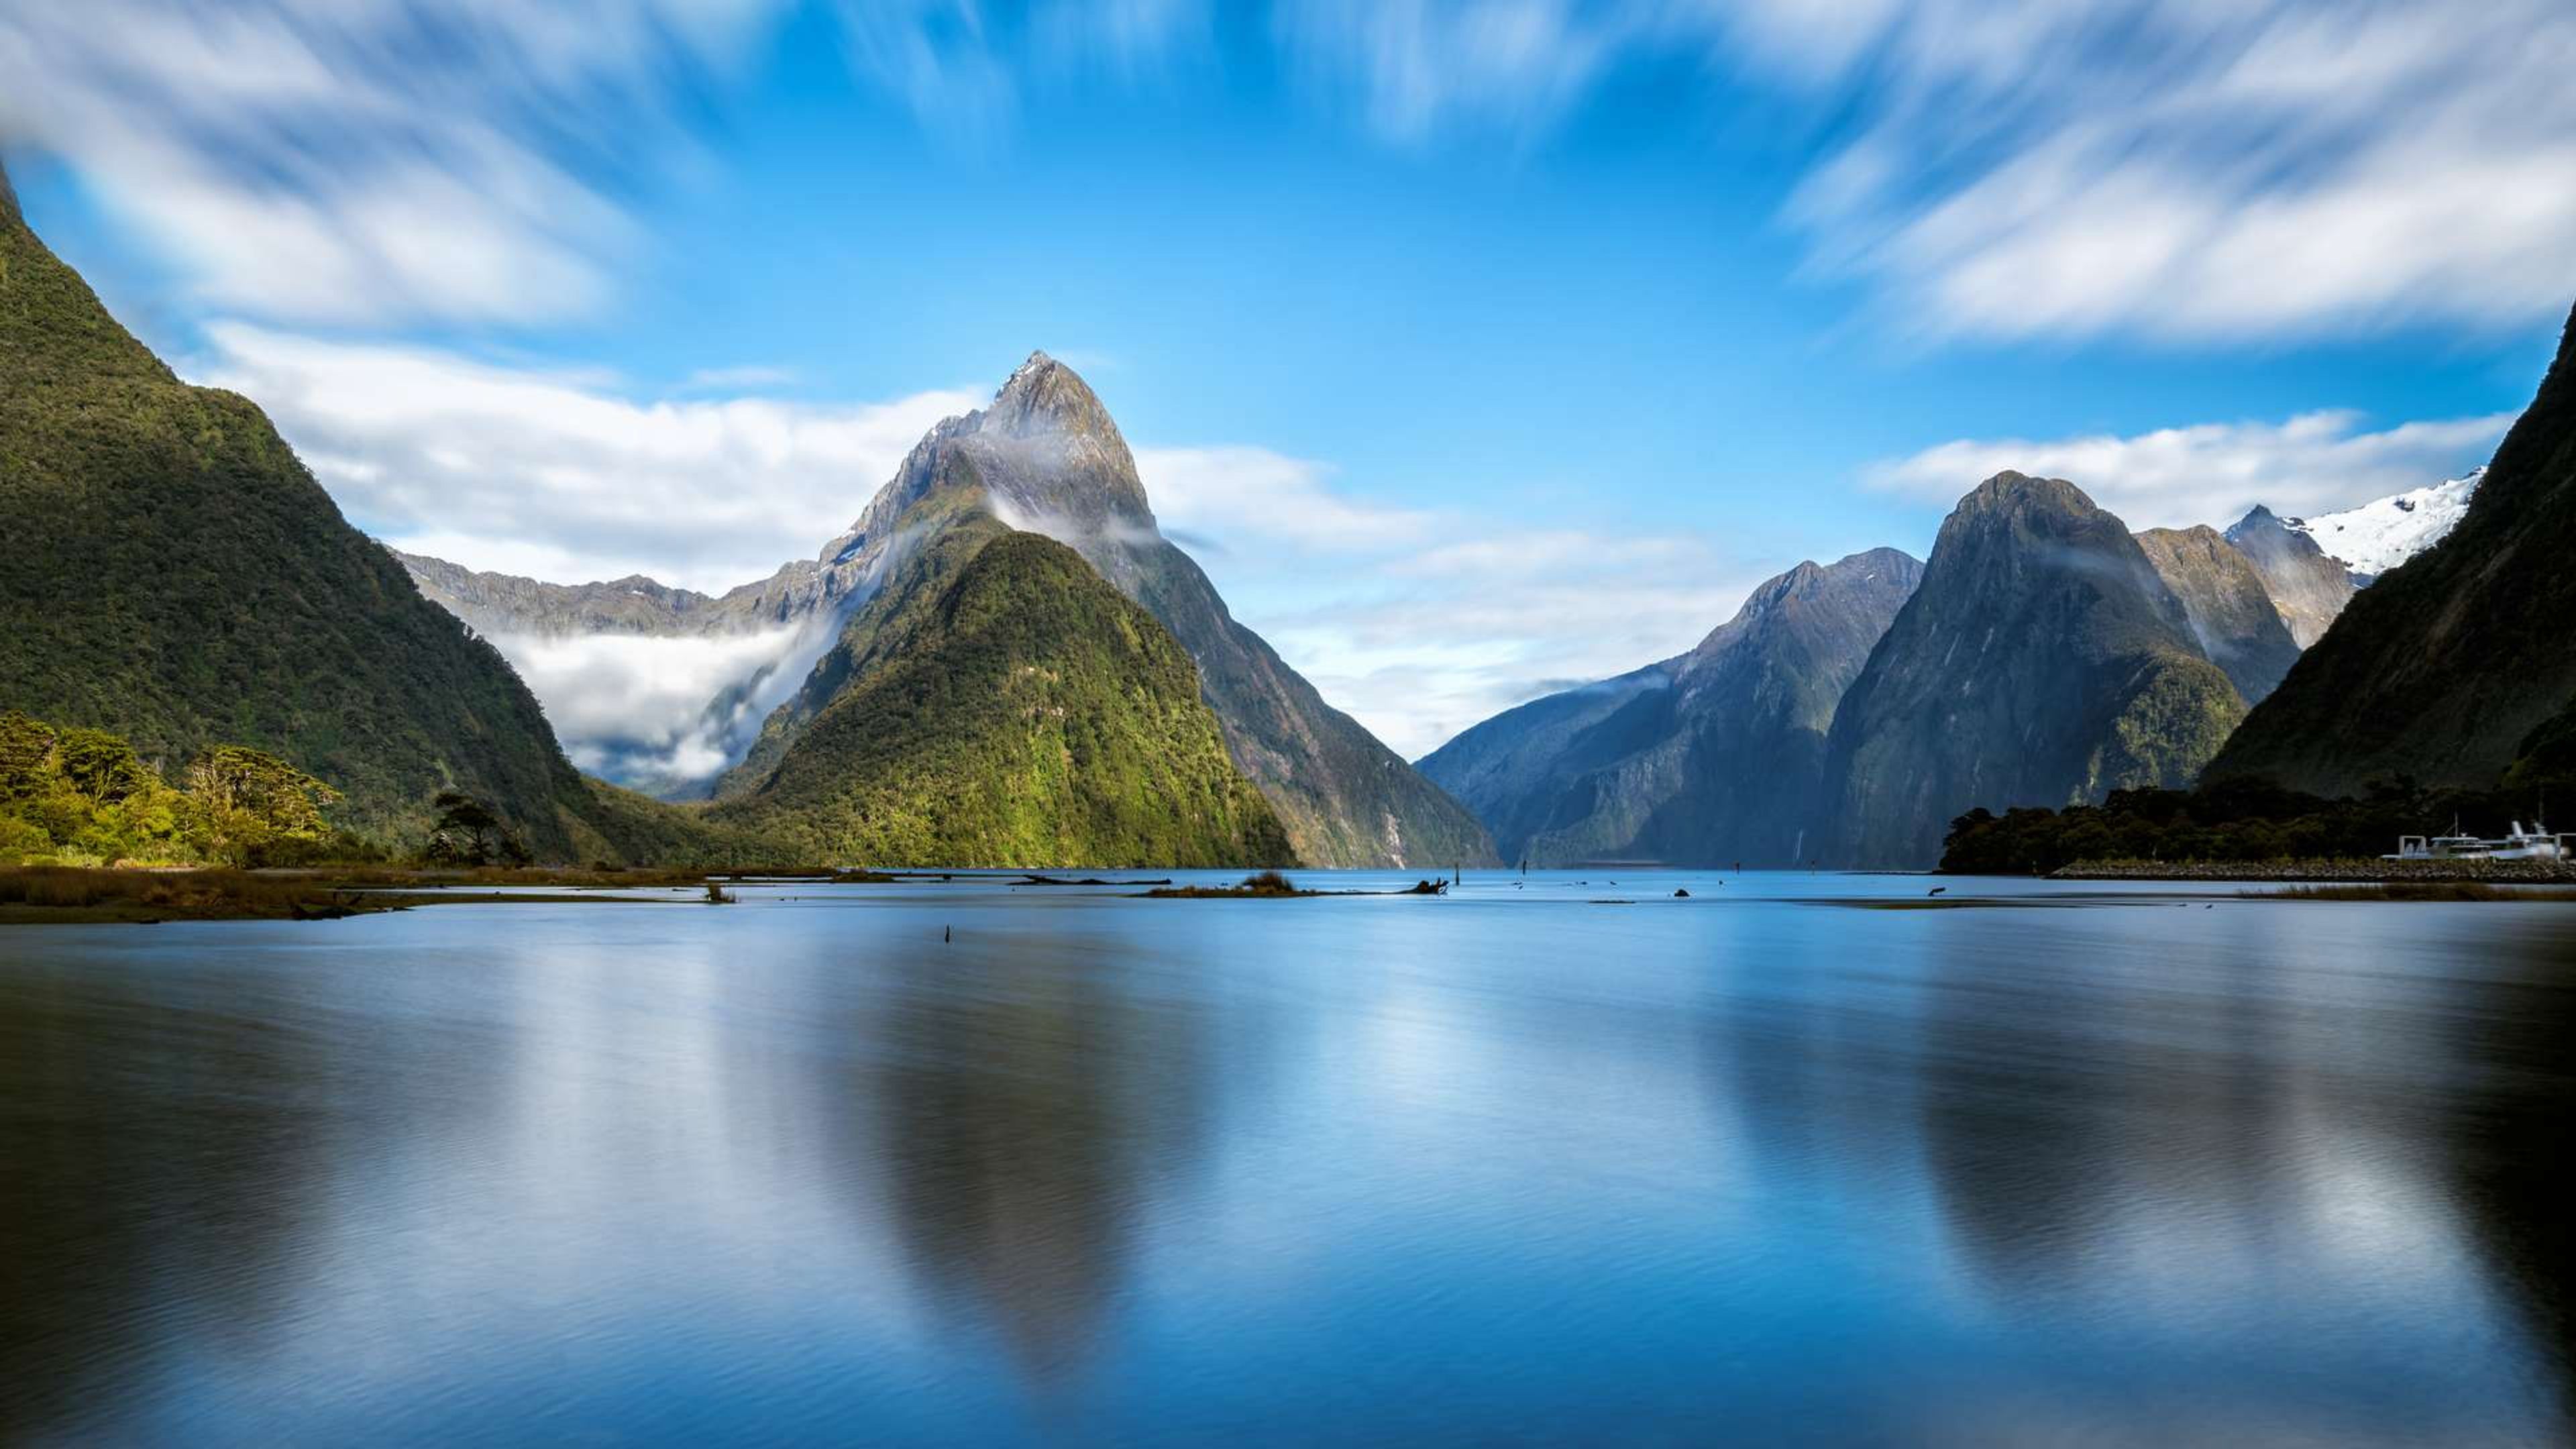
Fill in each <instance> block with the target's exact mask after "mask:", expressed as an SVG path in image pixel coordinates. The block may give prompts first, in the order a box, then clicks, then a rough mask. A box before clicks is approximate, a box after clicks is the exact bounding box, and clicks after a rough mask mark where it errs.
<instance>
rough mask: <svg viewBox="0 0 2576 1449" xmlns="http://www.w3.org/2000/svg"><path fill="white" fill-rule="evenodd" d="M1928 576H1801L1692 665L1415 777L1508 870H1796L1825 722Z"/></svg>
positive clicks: (1491, 725)
mask: <svg viewBox="0 0 2576 1449" xmlns="http://www.w3.org/2000/svg"><path fill="white" fill-rule="evenodd" d="M1921 576H1922V565H1921V564H1919V563H1917V562H1916V561H1915V560H1913V559H1911V558H1909V557H1907V556H1906V555H1904V554H1902V553H1899V552H1897V551H1896V550H1894V549H1875V550H1872V551H1871V552H1868V553H1864V554H1854V555H1852V556H1851V557H1849V558H1845V559H1842V560H1840V561H1838V562H1836V563H1833V564H1830V565H1822V566H1820V565H1817V564H1814V563H1803V564H1800V565H1799V566H1798V567H1797V568H1795V569H1792V570H1791V571H1789V572H1788V573H1786V574H1782V575H1781V576H1779V577H1778V578H1775V579H1772V580H1770V581H1769V582H1767V583H1765V584H1763V585H1762V586H1761V587H1760V588H1758V589H1756V590H1754V592H1753V594H1752V596H1751V597H1750V598H1748V599H1747V600H1746V601H1745V604H1744V607H1743V608H1742V610H1740V611H1739V612H1738V613H1737V614H1736V616H1735V617H1734V618H1733V619H1731V620H1729V621H1728V622H1727V623H1726V624H1724V625H1721V626H1720V627H1719V628H1717V629H1716V630H1714V631H1712V632H1711V633H1710V634H1709V636H1708V637H1707V638H1706V639H1704V640H1702V641H1701V642H1700V644H1699V645H1698V647H1696V648H1694V649H1693V650H1691V652H1689V653H1688V654H1684V655H1681V656H1679V657H1677V658H1674V659H1668V660H1665V661H1663V662H1661V663H1658V664H1653V665H1649V666H1647V667H1646V668H1644V669H1641V670H1637V671H1634V672H1632V673H1629V674H1625V675H1621V676H1619V677H1618V678H1615V679H1608V680H1603V681H1601V682H1600V683H1598V684H1593V685H1587V686H1585V687H1584V688H1582V689H1577V690H1569V691H1566V692H1565V693H1562V694H1556V695H1550V696H1548V697H1547V698H1545V699H1540V700H1534V701H1532V702H1531V703H1529V704H1525V705H1522V706H1520V707H1519V708H1517V709H1514V710H1510V711H1507V712H1505V713H1503V714H1501V715H1498V716H1496V717H1495V718H1493V719H1491V720H1488V721H1486V722H1485V723H1483V724H1480V725H1478V726H1476V727H1475V728H1473V729H1471V730H1468V731H1467V732H1466V733H1464V734H1462V735H1460V736H1459V737H1458V738H1457V739H1455V740H1452V741H1450V742H1449V743H1448V744H1447V745H1444V746H1442V747H1441V748H1440V749H1439V750H1438V751H1436V752H1435V753H1433V754H1432V755H1430V756H1429V757H1427V758H1426V759H1424V760H1423V762H1422V769H1423V773H1425V774H1426V775H1429V776H1430V777H1431V779H1432V780H1433V782H1434V783H1436V784H1439V785H1441V786H1443V787H1444V788H1446V789H1448V790H1449V791H1450V792H1451V793H1452V794H1453V795H1456V796H1457V797H1458V798H1459V799H1461V800H1462V801H1464V802H1466V804H1467V805H1468V807H1469V808H1470V809H1472V810H1474V811H1475V812H1476V813H1477V816H1478V818H1479V819H1481V820H1483V821H1484V822H1485V823H1486V825H1487V827H1488V828H1489V829H1491V830H1492V831H1493V832H1494V835H1495V839H1496V842H1497V844H1498V845H1500V846H1501V848H1502V850H1503V854H1504V857H1505V858H1506V859H1507V860H1521V859H1527V860H1528V861H1529V862H1530V863H1531V864H1532V865H1562V864H1571V863H1575V862H1581V861H1590V860H1654V861H1662V862H1666V863H1671V864H1683V865H1709V864H1717V863H1731V862H1735V861H1742V862H1743V863H1745V864H1747V865H1755V866H1778V865H1789V864H1794V863H1800V862H1803V861H1804V860H1806V859H1808V858H1810V857H1809V855H1808V852H1807V846H1808V843H1809V842H1810V841H1816V842H1821V841H1822V839H1823V838H1824V832H1823V831H1822V830H1820V829H1819V828H1818V818H1819V810H1820V807H1821V805H1822V799H1821V786H1822V783H1823V765H1824V757H1825V738H1826V732H1827V730H1828V729H1829V728H1830V726H1831V725H1832V722H1833V715H1834V709H1835V706H1836V704H1837V703H1838V702H1839V701H1840V700H1841V698H1842V696H1843V692H1844V690H1845V689H1846V688H1848V687H1849V686H1850V684H1851V682H1852V680H1853V679H1854V678H1855V677H1856V676H1857V675H1858V674H1859V672H1860V668H1861V665H1862V663H1863V662H1864V661H1865V660H1866V659H1867V658H1868V657H1869V651H1870V648H1871V646H1872V645H1874V644H1876V643H1877V642H1878V639H1879V636H1880V635H1882V634H1883V633H1885V632H1886V630H1887V626H1888V623H1889V621H1890V620H1892V619H1894V618H1895V616H1896V612H1897V610H1898V609H1899V608H1900V607H1902V606H1903V604H1904V602H1905V600H1906V598H1907V597H1908V596H1910V595H1911V594H1912V593H1913V591H1914V588H1915V585H1916V584H1917V582H1918V581H1919V580H1920V579H1921Z"/></svg>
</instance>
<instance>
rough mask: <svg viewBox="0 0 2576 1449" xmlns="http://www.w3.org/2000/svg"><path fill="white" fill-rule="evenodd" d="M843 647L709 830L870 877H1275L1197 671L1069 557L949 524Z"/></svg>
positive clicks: (1269, 829)
mask: <svg viewBox="0 0 2576 1449" xmlns="http://www.w3.org/2000/svg"><path fill="white" fill-rule="evenodd" d="M853 632H854V633H860V634H863V635H864V640H865V642H864V643H863V644H861V645H860V646H859V653H858V656H857V657H856V659H855V660H854V661H853V663H852V666H851V669H850V677H849V682H848V684H847V686H846V687H844V688H843V689H841V690H840V691H838V692H837V693H836V694H835V695H834V697H833V698H832V699H831V700H830V701H829V702H828V703H827V704H825V706H824V707H823V708H822V709H821V710H820V711H819V712H818V713H817V714H816V715H815V716H814V718H813V719H812V720H810V721H809V722H808V723H807V724H806V725H805V727H804V728H803V729H801V730H799V731H798V732H797V734H796V737H795V738H794V740H793V741H792V742H790V743H789V744H788V746H787V747H786V749H785V752H784V754H783V755H782V757H781V759H780V761H779V763H778V765H777V767H776V768H775V769H773V770H771V771H770V772H769V773H768V774H767V775H765V776H764V777H763V778H762V779H761V780H760V781H759V783H758V784H757V785H756V786H755V787H754V788H753V789H752V790H750V791H748V792H746V793H744V794H742V795H740V796H738V797H737V798H735V799H733V800H730V801H727V802H725V803H723V804H721V805H719V806H717V807H715V808H714V810H713V811H711V812H710V813H711V816H712V818H713V819H714V820H715V821H716V822H718V823H720V824H724V825H730V826H735V827H739V828H741V829H743V830H745V831H748V832H750V833H753V834H755V835H757V836H759V837H761V838H765V839H773V840H780V841H784V842H788V843H790V844H792V845H793V847H794V848H795V849H794V853H795V856H796V858H800V859H818V860H835V861H856V862H865V863H869V864H876V865H916V866H976V865H991V866H1022V867H1072V866H1264V865H1284V864H1288V863H1289V861H1290V850H1289V844H1288V838H1287V834H1286V832H1284V831H1283V830H1282V829H1281V828H1280V825H1279V821H1278V817H1277V816H1276V814H1275V813H1274V812H1273V811H1272V810H1271V808H1270V805H1269V802H1268V801H1267V800H1265V799H1264V798H1263V796H1262V794H1261V792H1260V791H1259V790H1258V789H1256V788H1254V786H1253V785H1252V784H1251V782H1250V781H1248V780H1246V779H1245V778H1244V777H1243V776H1242V774H1241V773H1240V772H1238V771H1237V770H1236V768H1235V766H1234V762H1233V761H1232V760H1231V759H1230V758H1228V756H1227V755H1226V753H1225V749H1224V745H1223V743H1222V741H1221V739H1220V738H1219V735H1218V731H1217V725H1216V720H1215V717H1214V716H1213V715H1211V714H1210V713H1209V712H1208V708H1207V705H1206V703H1205V702H1204V701H1203V700H1202V699H1201V698H1200V696H1199V687H1198V675H1197V671H1196V670H1195V669H1194V668H1193V667H1192V665H1191V664H1190V661H1189V656H1188V655H1187V654H1186V653H1184V652H1183V651H1182V649H1181V647H1180V645H1179V644H1178V643H1177V642H1175V641H1174V640H1173V638H1172V636H1171V634H1170V632H1169V631H1167V630H1165V629H1164V628H1163V627H1162V626H1161V625H1160V624H1158V623H1156V622H1155V620H1154V619H1153V617H1152V616H1151V615H1149V614H1147V613H1146V612H1145V611H1144V610H1143V609H1142V608H1140V607H1139V606H1137V605H1136V604H1135V603H1134V602H1132V601H1130V600H1129V599H1127V598H1126V597H1124V596H1123V595H1121V594H1119V593H1118V592H1117V590H1115V589H1113V588H1111V587H1110V586H1109V584H1108V583H1107V581H1105V580H1103V579H1102V578H1101V577H1100V576H1099V575H1098V574H1097V573H1095V572H1094V571H1093V570H1092V568H1091V566H1090V565H1089V564H1087V563H1085V562H1084V561H1083V560H1082V558H1081V557H1080V556H1079V555H1077V554H1075V553H1074V552H1073V551H1072V550H1070V549H1068V548H1066V547H1064V546H1063V545H1062V544H1059V543H1056V542H1055V541H1053V540H1052V539H1048V538H1045V537H1042V536H1040V535H1037V534H1032V533H1020V532H1014V531H1012V530H1010V529H1007V528H1004V527H1003V526H1002V525H1000V524H999V523H996V522H993V521H991V520H989V519H983V518H977V519H974V520H971V521H969V522H966V523H963V524H961V525H960V526H958V527H956V528H952V529H949V530H946V531H944V532H942V533H941V534H940V535H939V536H938V537H937V538H935V539H933V540H931V541H930V542H929V543H928V544H927V545H925V546H924V547H923V548H921V549H919V550H917V551H915V552H914V553H912V554H911V555H910V556H909V557H908V558H907V559H906V560H905V561H904V563H903V564H902V565H901V567H900V568H899V570H898V571H897V574H896V576H895V578H894V579H893V580H891V581H890V582H889V584H888V587H887V588H886V589H885V590H884V591H882V592H880V593H879V594H878V595H877V596H876V597H875V598H874V599H872V600H871V601H870V602H869V604H868V605H866V606H865V608H864V609H863V610H862V611H861V615H860V618H859V619H858V620H855V621H854V623H853Z"/></svg>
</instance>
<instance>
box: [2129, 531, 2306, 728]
mask: <svg viewBox="0 0 2576 1449" xmlns="http://www.w3.org/2000/svg"><path fill="white" fill-rule="evenodd" d="M2138 547H2139V548H2141V549H2143V550H2144V551H2145V552H2146V555H2147V562H2149V563H2151V564H2154V565H2155V567H2156V576H2157V577H2158V578H2161V579H2163V580H2164V582H2165V587H2166V588H2169V589H2171V590H2173V593H2174V597H2175V598H2177V599H2179V600H2181V601H2182V609H2183V616H2184V618H2185V619H2186V620H2188V621H2189V623H2190V624H2191V632H2192V637H2193V638H2194V639H2195V640H2197V641H2198V642H2199V644H2200V649H2201V652H2202V653H2203V654H2206V655H2207V656H2209V662H2210V663H2212V664H2215V665H2217V666H2218V667H2219V668H2221V669H2223V670H2225V671H2227V677H2228V679H2229V680H2230V681H2231V682H2233V683H2234V684H2235V686H2236V692H2237V693H2239V694H2241V695H2243V696H2245V699H2246V702H2247V703H2249V704H2251V703H2253V702H2254V701H2256V700H2259V699H2261V698H2262V697H2263V696H2265V695H2267V694H2270V693H2271V692H2272V690H2273V689H2274V688H2275V687H2276V686H2278V685H2279V684H2280V682H2281V676H2282V675H2284V674H2287V673H2289V672H2290V666H2291V665H2292V664H2295V663H2297V662H2298V658H2299V643H2298V641H2297V640H2296V639H2294V638H2292V637H2291V635H2290V630H2289V626H2288V624H2287V623H2286V622H2285V621H2284V620H2283V619H2282V617H2281V611H2280V609H2279V608H2278V607H2276V606H2275V605H2274V604H2273V602H2272V595H2271V591H2270V590H2269V589H2267V588H2265V587H2264V584H2263V578H2262V575H2260V574H2258V573H2257V572H2255V569H2254V564H2253V561H2252V560H2251V559H2249V558H2247V557H2246V556H2245V554H2244V553H2243V551H2241V550H2239V549H2238V548H2237V547H2236V546H2235V545H2234V544H2231V543H2229V542H2228V541H2227V540H2226V539H2225V538H2223V537H2221V536H2220V535H2219V532H2218V530H2217V529H2214V528H2211V527H2209V526H2208V525H2206V524H2203V525H2201V526H2200V527H2197V528H2151V529H2148V530H2147V531H2146V532H2144V533H2141V534H2139V535H2138Z"/></svg>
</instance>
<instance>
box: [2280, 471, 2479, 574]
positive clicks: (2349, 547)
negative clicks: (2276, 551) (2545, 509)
mask: <svg viewBox="0 0 2576 1449" xmlns="http://www.w3.org/2000/svg"><path fill="white" fill-rule="evenodd" d="M2486 475H2487V470H2486V469H2484V468H2480V469H2478V470H2477V471H2476V472H2474V473H2471V474H2469V475H2468V476H2467V477H2465V478H2453V479H2451V480H2450V481H2449V482H2447V483H2436V484H2434V485H2433V486H2432V487H2430V488H2418V489H2415V490H2413V491H2412V492H2407V493H2399V494H2396V495H2394V496H2392V497H2388V498H2380V499H2375V500H2373V501H2372V502H2369V503H2365V504H2363V505H2361V506H2360V507H2359V508H2347V509H2345V510H2343V511H2342V512H2340V513H2321V514H2319V515H2317V516H2316V517H2314V518H2285V519H2282V520H2281V522H2282V524H2283V526H2285V527H2287V528H2290V529H2293V530H2295V531H2297V532H2300V533H2304V534H2306V535H2307V536H2309V537H2310V538H2313V539H2315V540H2316V541H2317V547H2319V548H2321V549H2323V550H2325V553H2326V556H2327V557H2329V558H2331V559H2333V560H2334V561H2335V562H2337V563H2340V564H2342V565H2343V566H2344V567H2345V568H2347V569H2350V570H2351V571H2352V576H2353V582H2354V583H2357V584H2366V583H2369V582H2370V581H2371V580H2372V579H2375V578H2377V577H2379V576H2380V575H2381V574H2384V573H2386V572H2388V571H2389V570H2390V569H2393V568H2395V567H2397V566H2398V565H2399V564H2402V563H2404V562H2406V561H2407V560H2408V559H2410V558H2413V557H2414V556H2415V555H2417V554H2419V553H2422V552H2423V551H2424V550H2426V549H2428V548H2431V547H2432V546H2433V545H2435V544H2437V543H2440V542H2441V541H2442V539H2443V537H2444V535H2446V534H2448V533H2449V532H2450V531H2451V529H2452V528H2453V527H2454V526H2456V525H2457V524H2458V523H2459V521H2460V519H2461V518H2462V517H2463V516H2464V515H2466V514H2467V513H2468V511H2469V499H2470V497H2471V496H2472V495H2473V494H2475V493H2476V492H2477V491H2478V484H2479V482H2480V481H2481V480H2483V479H2484V478H2485V477H2486Z"/></svg>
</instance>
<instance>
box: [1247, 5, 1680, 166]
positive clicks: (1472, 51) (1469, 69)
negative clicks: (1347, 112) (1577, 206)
mask: <svg viewBox="0 0 2576 1449" xmlns="http://www.w3.org/2000/svg"><path fill="white" fill-rule="evenodd" d="M1650 8H1651V7H1648V6H1644V5H1635V4H1630V5H1608V6H1603V5H1586V4H1577V3H1571V0H1281V3H1279V4H1278V5H1277V6H1275V7H1274V10H1273V16H1274V27H1275V29H1276V31H1277V34H1278V38H1279V41H1280V43H1281V45H1282V47H1283V48H1284V49H1285V50H1286V52H1287V53H1288V54H1289V56H1290V57H1291V59H1292V61H1293V62H1294V63H1295V64H1296V65H1297V67H1298V68H1299V69H1300V70H1301V71H1302V73H1303V74H1304V76H1305V77H1306V80H1307V82H1308V84H1309V85H1310V86H1312V87H1314V88H1315V89H1316V90H1318V91H1319V92H1320V93H1321V94H1322V95H1324V96H1325V97H1326V98H1327V99H1328V100H1330V101H1332V102H1334V103H1355V104H1356V105H1357V106H1358V107H1359V109H1360V111H1361V113H1362V115H1364V116H1365V118H1366V120H1367V122H1368V124H1369V126H1370V127H1371V128H1373V129H1374V130H1375V131H1376V132H1377V133H1378V134H1380V135H1382V136H1385V137H1387V138H1389V139H1391V140H1395V141H1399V142H1408V143H1410V142H1420V141H1424V140H1427V139H1429V138H1430V137H1432V136H1433V135H1435V134H1437V133H1439V132H1441V131H1443V130H1445V129H1449V128H1451V127H1455V126H1460V125H1501V126H1504V127H1507V128H1509V129H1513V130H1517V131H1522V132H1529V131H1533V130H1536V129H1538V128H1541V127H1544V126H1547V125H1550V124H1553V123H1554V122H1555V121H1557V120H1558V119H1560V118H1561V117H1562V116H1563V115H1564V114H1565V113H1566V111H1567V110H1568V109H1570V108H1571V107H1572V106H1573V105H1574V104H1575V103H1576V102H1577V101H1579V100H1580V99H1582V98H1583V96H1584V95H1585V94H1586V93H1588V92H1589V91H1590V90H1591V89H1592V87H1593V86H1594V85H1595V84H1596V83H1597V82H1598V81H1599V80H1600V79H1601V77H1602V74H1603V72H1604V70H1605V69H1606V68H1607V67H1608V66H1609V65H1610V64H1611V63H1612V62H1613V61H1614V60H1616V59H1617V58H1618V57H1619V56H1620V54H1621V52H1622V51H1623V50H1625V49H1627V48H1628V47H1630V46H1631V45H1632V44H1634V43H1635V42H1638V41H1641V40H1644V39H1646V38H1648V36H1649V35H1650V33H1651V32H1652V31H1653V30H1654V29H1655V28H1656V27H1654V26H1652V25H1650V24H1649V23H1648V22H1649V20H1650V16H1649V14H1648V11H1649V10H1650Z"/></svg>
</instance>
